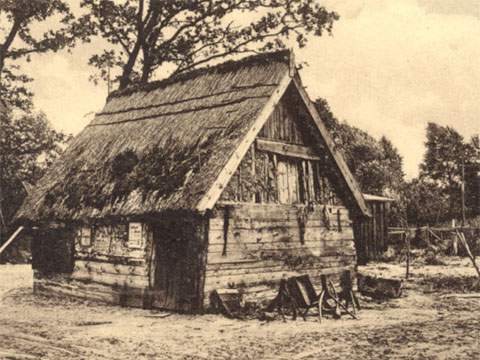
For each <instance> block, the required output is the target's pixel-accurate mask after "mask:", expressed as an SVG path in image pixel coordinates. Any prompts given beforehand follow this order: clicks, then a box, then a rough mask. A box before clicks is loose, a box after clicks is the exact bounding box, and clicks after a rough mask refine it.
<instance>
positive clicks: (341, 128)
mask: <svg viewBox="0 0 480 360" xmlns="http://www.w3.org/2000/svg"><path fill="white" fill-rule="evenodd" d="M315 105H316V108H317V110H318V111H319V114H320V117H321V119H322V120H323V121H324V123H325V125H326V126H327V128H328V129H329V130H330V133H331V135H332V137H333V140H334V142H335V144H336V146H337V148H338V149H339V150H340V151H341V152H342V153H343V155H344V157H345V161H346V162H347V165H348V167H349V168H350V171H351V172H352V173H353V175H354V177H355V178H356V180H357V181H358V183H359V184H360V188H361V189H362V191H363V192H366V193H373V194H377V195H390V196H396V195H398V194H399V192H400V189H401V187H402V186H403V181H404V180H403V178H404V173H403V168H402V166H403V164H402V161H403V160H402V157H401V156H400V154H399V153H398V150H397V149H396V148H395V147H394V146H393V144H392V143H391V142H390V140H388V139H387V138H386V137H382V138H380V140H378V141H377V140H376V139H374V138H373V137H372V136H370V135H369V134H368V133H366V132H365V131H363V130H360V129H358V128H356V127H354V126H351V125H348V124H347V123H344V122H343V123H342V122H340V121H338V119H337V118H336V117H335V115H334V114H333V113H332V111H331V109H330V107H329V105H328V102H327V101H326V100H325V99H317V100H316V101H315Z"/></svg>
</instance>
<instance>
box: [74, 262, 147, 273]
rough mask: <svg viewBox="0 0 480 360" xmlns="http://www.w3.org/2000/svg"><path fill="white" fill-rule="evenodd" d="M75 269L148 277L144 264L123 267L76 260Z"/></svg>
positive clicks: (121, 265) (107, 263)
mask: <svg viewBox="0 0 480 360" xmlns="http://www.w3.org/2000/svg"><path fill="white" fill-rule="evenodd" d="M75 267H76V268H78V269H85V270H86V271H90V272H97V273H100V274H102V273H107V274H113V275H117V274H121V275H132V276H147V275H148V271H147V265H146V264H144V263H142V265H123V264H112V263H109V262H100V261H88V260H76V261H75Z"/></svg>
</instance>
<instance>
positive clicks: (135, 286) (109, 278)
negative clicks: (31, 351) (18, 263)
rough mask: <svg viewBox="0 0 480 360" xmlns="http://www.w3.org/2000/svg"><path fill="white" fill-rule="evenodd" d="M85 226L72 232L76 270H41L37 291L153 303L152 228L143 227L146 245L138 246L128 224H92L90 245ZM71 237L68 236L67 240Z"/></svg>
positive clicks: (136, 304)
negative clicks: (83, 232)
mask: <svg viewBox="0 0 480 360" xmlns="http://www.w3.org/2000/svg"><path fill="white" fill-rule="evenodd" d="M83 228H84V227H83ZM81 229H82V227H76V228H75V231H72V232H70V233H71V234H72V236H73V237H74V239H73V241H74V244H75V251H74V264H73V270H72V271H71V272H68V273H65V272H64V273H55V274H52V273H49V274H46V273H44V272H42V271H41V269H38V271H36V276H35V287H34V288H35V290H36V291H46V290H48V291H50V292H56V293H59V294H62V295H70V296H73V297H78V298H82V299H90V300H102V301H103V302H107V303H111V304H116V305H125V306H134V307H146V306H149V301H150V293H149V288H150V282H151V280H150V279H151V276H150V275H151V268H152V264H151V262H150V261H149V259H151V257H152V238H153V235H152V230H151V227H150V226H149V225H147V224H144V225H143V226H142V240H143V241H142V244H141V246H137V247H134V248H132V247H130V246H129V244H128V223H114V224H108V225H97V226H95V227H92V235H91V244H90V245H88V246H85V245H82V242H81V236H82V235H81ZM69 240H71V239H65V242H68V241H69Z"/></svg>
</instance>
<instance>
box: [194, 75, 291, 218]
mask: <svg viewBox="0 0 480 360" xmlns="http://www.w3.org/2000/svg"><path fill="white" fill-rule="evenodd" d="M291 81H292V78H291V77H290V75H289V73H288V71H286V72H285V75H284V76H283V78H282V80H281V81H280V83H279V84H278V86H277V88H276V89H275V91H274V92H273V94H272V95H271V96H270V99H268V101H267V103H266V104H265V106H264V107H263V109H262V111H261V112H260V115H259V116H258V117H257V119H256V120H255V122H254V124H253V125H252V127H251V128H250V129H249V131H248V132H247V134H246V135H245V137H244V138H243V140H242V142H241V143H240V145H239V146H238V147H237V149H236V150H235V152H234V153H233V155H232V156H231V157H230V159H229V160H228V161H227V164H226V165H225V166H224V167H223V169H222V170H221V171H220V174H219V175H218V177H217V179H216V180H215V181H214V183H213V185H212V186H211V187H210V189H209V190H208V191H207V193H206V194H205V195H204V197H203V198H202V199H201V200H200V201H199V203H198V205H197V210H198V211H199V212H204V211H206V210H208V209H213V207H214V206H215V203H216V202H217V201H218V199H219V198H220V195H221V194H222V191H223V190H224V189H225V187H226V186H227V184H228V182H229V181H230V179H231V177H232V176H233V174H234V173H235V171H236V170H237V168H238V165H239V164H240V162H241V161H242V159H243V157H244V156H245V154H246V153H247V151H248V149H249V148H250V146H251V145H252V143H253V141H254V140H255V138H256V136H257V135H258V133H259V132H260V130H261V129H262V127H263V125H265V123H266V122H267V120H268V118H269V117H270V115H271V114H272V112H273V111H274V109H275V107H276V105H277V104H278V103H279V101H280V100H281V98H282V96H283V94H284V93H285V91H286V90H287V88H288V85H290V83H291Z"/></svg>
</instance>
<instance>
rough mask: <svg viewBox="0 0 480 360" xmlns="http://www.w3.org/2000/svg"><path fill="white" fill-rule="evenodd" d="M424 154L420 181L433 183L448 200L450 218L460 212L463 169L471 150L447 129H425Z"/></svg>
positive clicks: (440, 127) (461, 139) (454, 133)
mask: <svg viewBox="0 0 480 360" xmlns="http://www.w3.org/2000/svg"><path fill="white" fill-rule="evenodd" d="M425 147H426V152H425V156H424V159H423V162H422V163H421V164H420V178H421V179H426V180H428V181H430V182H433V183H434V184H435V185H436V186H437V187H438V188H439V189H440V191H441V192H442V194H443V195H444V196H446V197H447V198H448V199H449V202H450V206H449V209H448V215H449V218H454V217H458V215H459V214H460V211H461V208H460V207H461V200H460V195H461V182H462V166H463V165H464V164H465V162H466V161H467V160H468V159H470V158H471V157H472V156H473V154H472V150H473V148H472V147H471V146H470V145H469V144H466V143H465V142H464V139H463V137H462V136H461V135H460V134H459V133H458V132H457V131H456V130H455V129H454V128H452V127H450V126H440V125H438V124H435V123H432V122H431V123H428V125H427V141H426V143H425Z"/></svg>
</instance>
